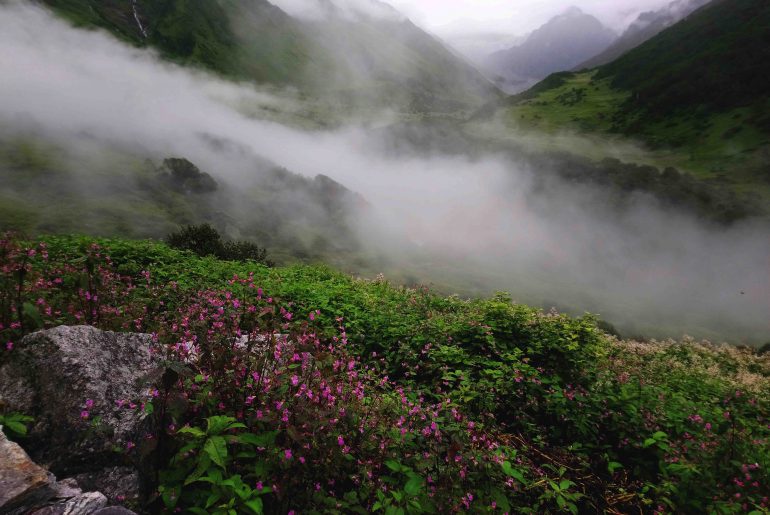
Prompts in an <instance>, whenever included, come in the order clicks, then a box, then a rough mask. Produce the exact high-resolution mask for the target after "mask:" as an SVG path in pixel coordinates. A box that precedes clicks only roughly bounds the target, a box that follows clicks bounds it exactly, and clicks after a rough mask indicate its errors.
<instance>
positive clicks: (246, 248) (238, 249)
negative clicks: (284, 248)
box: [166, 224, 274, 266]
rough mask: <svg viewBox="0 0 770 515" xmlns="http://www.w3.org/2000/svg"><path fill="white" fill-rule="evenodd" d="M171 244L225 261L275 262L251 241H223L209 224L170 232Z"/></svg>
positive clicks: (269, 263) (190, 226) (177, 247)
mask: <svg viewBox="0 0 770 515" xmlns="http://www.w3.org/2000/svg"><path fill="white" fill-rule="evenodd" d="M166 241H167V243H168V244H169V246H171V247H173V248H175V249H180V250H189V251H191V252H194V253H195V254H197V255H199V256H202V257H205V256H213V257H215V258H217V259H222V260H224V261H256V262H257V263H262V264H265V265H267V266H273V265H274V263H273V262H272V261H270V260H269V259H267V250H265V249H263V248H261V247H259V246H258V245H256V244H255V243H251V242H249V241H223V240H222V236H221V235H220V234H219V232H217V230H216V229H214V228H213V227H212V226H211V225H209V224H202V225H188V226H186V227H183V228H182V229H180V230H179V231H177V232H175V233H172V234H169V235H168V237H167V239H166Z"/></svg>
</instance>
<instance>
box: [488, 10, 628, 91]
mask: <svg viewBox="0 0 770 515" xmlns="http://www.w3.org/2000/svg"><path fill="white" fill-rule="evenodd" d="M614 39H615V33H614V32H612V31H611V30H610V29H608V28H606V27H605V26H603V25H602V24H601V22H600V21H599V20H597V19H596V18H594V17H593V16H590V15H588V14H585V13H583V12H582V11H581V10H580V9H578V8H576V7H572V8H570V9H568V10H567V11H566V12H565V13H564V14H561V15H559V16H556V17H555V18H552V19H551V20H550V21H549V22H548V23H546V24H545V25H543V26H542V27H540V28H539V29H537V30H536V31H535V32H533V33H532V34H531V35H530V36H529V37H528V38H527V40H526V41H525V42H524V43H522V44H521V45H519V46H516V47H513V48H510V49H508V50H502V51H500V52H495V53H494V54H492V55H491V56H489V59H488V61H487V64H486V69H487V70H489V71H490V72H491V73H494V74H496V75H499V76H500V77H502V78H504V79H506V80H508V81H510V80H511V79H519V80H522V79H523V80H526V79H543V78H545V77H546V76H548V75H549V74H551V73H554V72H559V71H564V70H570V69H572V68H574V67H575V66H576V65H577V64H579V63H581V62H583V61H584V60H585V59H587V58H589V57H591V56H593V55H596V54H597V53H598V52H600V51H602V50H603V49H605V48H606V47H607V46H608V45H609V44H610V43H612V41H613V40H614ZM519 90H520V89H519Z"/></svg>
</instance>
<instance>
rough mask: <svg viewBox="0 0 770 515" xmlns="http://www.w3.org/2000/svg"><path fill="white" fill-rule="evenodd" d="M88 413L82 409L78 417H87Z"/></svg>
mask: <svg viewBox="0 0 770 515" xmlns="http://www.w3.org/2000/svg"><path fill="white" fill-rule="evenodd" d="M89 416H90V415H89V413H88V412H87V411H86V410H83V411H81V412H80V418H82V419H87V418H88V417H89Z"/></svg>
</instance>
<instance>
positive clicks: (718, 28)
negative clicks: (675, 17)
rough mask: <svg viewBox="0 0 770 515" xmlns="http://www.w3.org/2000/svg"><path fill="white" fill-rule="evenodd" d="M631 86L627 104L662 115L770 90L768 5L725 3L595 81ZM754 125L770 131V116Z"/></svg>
mask: <svg viewBox="0 0 770 515" xmlns="http://www.w3.org/2000/svg"><path fill="white" fill-rule="evenodd" d="M604 77H611V78H612V85H613V86H614V87H616V88H618V89H622V90H626V91H631V92H632V95H631V97H630V98H629V103H630V104H631V105H633V106H634V107H637V108H640V109H642V110H644V111H647V112H649V113H653V114H654V115H657V116H664V117H665V116H668V115H670V114H671V113H672V112H676V111H692V110H696V109H699V108H700V109H705V110H710V111H727V110H730V109H734V108H738V107H746V106H753V105H757V103H760V105H762V104H761V102H763V101H765V100H767V99H768V96H769V95H770V89H769V88H768V77H770V5H768V3H767V2H765V1H764V0H721V1H717V2H713V3H712V4H709V5H707V6H706V7H703V8H701V9H700V10H698V11H696V12H695V13H693V14H692V15H690V16H689V17H687V18H686V19H685V20H683V21H681V22H680V23H678V24H677V25H676V26H675V27H672V28H670V29H668V30H666V31H663V32H662V33H661V34H659V35H658V36H657V37H655V38H653V39H651V40H650V41H648V42H646V43H644V44H642V45H640V46H639V47H637V48H635V49H633V50H632V51H630V52H628V53H627V54H625V55H623V56H622V57H620V58H619V59H617V60H616V61H613V62H612V63H610V64H608V65H606V66H603V67H601V68H599V73H598V76H597V78H600V79H601V78H604ZM756 114H757V116H758V119H756V120H755V123H756V124H757V125H759V126H761V127H763V128H764V129H765V130H766V131H770V115H768V113H767V111H766V110H765V111H764V115H762V113H761V112H760V111H758V112H757V113H756Z"/></svg>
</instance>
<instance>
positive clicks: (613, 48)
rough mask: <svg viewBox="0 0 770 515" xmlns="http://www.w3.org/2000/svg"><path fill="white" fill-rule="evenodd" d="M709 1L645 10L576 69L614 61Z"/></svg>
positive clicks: (678, 0) (685, 1)
mask: <svg viewBox="0 0 770 515" xmlns="http://www.w3.org/2000/svg"><path fill="white" fill-rule="evenodd" d="M709 2H711V0H675V1H673V2H671V3H670V4H668V5H667V6H665V7H663V8H662V9H658V10H657V11H646V12H643V13H642V14H640V15H639V16H638V17H637V19H636V20H634V21H633V22H632V23H631V25H629V27H628V28H627V29H626V30H625V31H624V32H623V34H622V35H621V36H620V38H618V40H617V41H615V42H614V43H612V45H610V46H609V48H607V49H605V50H604V51H603V52H601V53H600V54H599V55H596V56H594V57H592V58H591V59H588V60H587V61H585V62H583V63H581V64H579V65H578V66H576V67H575V70H581V69H584V68H595V67H597V66H601V65H604V64H608V63H610V62H612V61H614V60H615V59H617V58H618V57H620V56H622V55H623V54H625V53H626V52H628V51H630V50H632V49H634V48H636V47H637V46H639V45H641V44H642V43H644V42H645V41H647V40H649V39H651V38H653V37H655V36H657V35H658V34H660V33H661V32H662V31H664V30H665V29H667V28H668V27H670V26H672V25H674V24H676V23H677V22H679V21H680V20H681V19H683V18H684V17H686V16H688V15H689V14H691V13H692V12H694V11H696V10H697V9H700V8H701V7H703V6H704V5H706V4H708V3H709Z"/></svg>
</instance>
